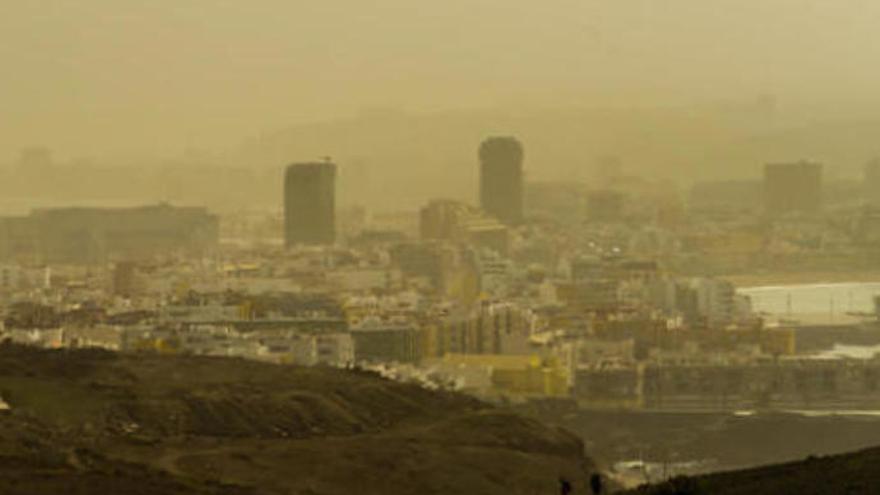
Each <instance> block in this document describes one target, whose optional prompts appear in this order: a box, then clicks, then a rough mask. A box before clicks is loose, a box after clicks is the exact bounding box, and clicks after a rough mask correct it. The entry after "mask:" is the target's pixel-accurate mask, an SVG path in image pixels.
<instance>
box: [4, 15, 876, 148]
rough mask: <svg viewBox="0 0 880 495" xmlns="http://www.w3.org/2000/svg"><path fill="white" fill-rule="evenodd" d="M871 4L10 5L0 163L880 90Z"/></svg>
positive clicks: (867, 96) (868, 95)
mask: <svg viewBox="0 0 880 495" xmlns="http://www.w3.org/2000/svg"><path fill="white" fill-rule="evenodd" d="M878 25H880V2H877V1H876V0H837V1H834V0H662V1H661V0H655V1H649V0H577V1H576V0H552V1H545V2H538V1H534V0H438V1H432V2H428V1H419V0H372V1H365V0H315V1H311V2H305V1H301V0H299V1H298V0H235V1H233V0H149V1H135V0H55V1H49V0H5V1H3V2H2V6H0V162H2V161H7V160H9V159H11V158H12V157H13V156H14V155H15V154H16V153H17V150H18V149H19V148H21V147H23V146H28V145H33V144H43V145H46V146H49V147H51V148H53V149H55V150H57V152H58V154H59V155H62V156H101V155H104V154H107V153H111V154H112V153H149V154H158V155H168V154H176V153H179V152H180V151H182V150H183V149H184V148H185V147H186V146H188V145H191V146H195V147H202V148H215V147H222V146H235V145H236V144H237V143H238V142H239V141H241V140H242V139H243V138H245V137H247V136H253V135H255V134H258V133H260V132H262V131H268V130H272V129H275V128H278V127H283V126H285V125H289V124H291V123H296V122H303V121H310V120H315V119H332V118H336V117H340V116H347V115H352V114H354V113H356V112H357V111H358V110H359V109H362V108H366V107H372V106H398V107H402V108H407V109H412V110H438V109H446V108H462V107H474V106H492V105H502V104H510V102H514V101H527V102H535V103H540V104H553V105H565V104H577V105H585V106H592V105H603V104H608V103H614V104H619V103H621V102H629V101H632V102H637V103H639V104H643V103H660V104H662V103H679V102H686V101H700V100H703V101H704V100H707V99H715V98H739V97H751V96H754V95H756V94H760V93H772V94H775V95H777V96H779V97H783V98H786V99H789V100H810V99H817V100H825V101H832V100H834V99H835V98H838V97H842V98H845V99H847V100H849V101H853V100H856V101H857V100H872V101H873V100H876V98H875V93H876V88H878V87H880V70H878V68H877V66H878V60H880V30H878V29H877V26H878Z"/></svg>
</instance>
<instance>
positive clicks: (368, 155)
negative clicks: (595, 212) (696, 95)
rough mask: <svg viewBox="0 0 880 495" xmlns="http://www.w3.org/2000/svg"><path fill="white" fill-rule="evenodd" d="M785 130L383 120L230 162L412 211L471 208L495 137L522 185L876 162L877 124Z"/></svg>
mask: <svg viewBox="0 0 880 495" xmlns="http://www.w3.org/2000/svg"><path fill="white" fill-rule="evenodd" d="M781 120H782V119H781V118H780V117H778V116H777V112H776V110H775V109H774V107H773V106H772V105H771V104H770V103H767V102H764V101H763V100H757V101H755V102H746V103H743V104H733V105H715V106H701V107H700V106H695V107H668V108H663V107H658V108H632V109H628V108H621V107H617V108H605V109H601V108H600V109H585V108H578V107H572V108H532V109H527V110H525V109H519V110H517V109H511V110H503V109H486V110H460V111H450V112H446V113H434V114H408V113H405V112H398V111H393V110H386V111H373V112H366V113H364V114H362V115H360V116H358V117H356V118H352V119H349V120H338V121H332V122H325V123H317V124H311V125H301V126H296V127H292V128H289V129H285V130H280V131H277V132H274V133H269V134H266V135H263V136H261V137H260V138H257V139H253V140H251V141H249V142H248V143H247V145H246V146H244V148H243V149H242V150H240V152H239V153H238V154H236V155H235V156H237V158H236V159H235V161H237V162H241V163H254V164H257V165H258V166H269V167H271V166H278V165H280V164H283V163H287V162H290V161H295V160H310V159H314V158H316V157H319V156H325V155H329V156H332V157H333V158H334V159H335V160H336V161H338V162H339V164H340V185H341V187H342V196H343V198H345V199H348V200H351V201H353V202H374V203H377V204H380V205H381V206H382V207H394V206H395V205H396V204H400V205H405V206H410V207H411V206H412V205H414V204H420V203H421V202H422V201H423V200H424V198H426V197H435V196H451V197H456V198H458V199H463V200H468V201H473V200H474V198H475V197H476V191H477V181H478V163H477V157H476V149H477V146H478V145H479V143H480V141H481V140H482V139H484V138H485V137H487V136H491V135H515V136H517V137H519V138H520V140H521V141H522V142H523V144H524V146H525V151H526V161H525V170H526V175H527V179H530V180H567V181H571V180H579V181H583V182H585V183H587V184H588V185H590V184H596V181H597V177H596V176H597V174H596V165H597V163H598V162H599V161H600V160H601V159H603V158H605V157H616V158H617V159H618V160H619V162H620V164H621V167H622V171H623V172H624V173H627V174H633V175H642V176H645V177H649V178H655V177H668V178H672V179H674V180H675V181H676V182H679V183H680V184H682V185H685V186H686V185H688V184H690V183H692V182H694V181H699V180H707V179H749V178H758V177H759V176H760V174H761V169H762V166H763V164H764V163H768V162H775V161H786V160H799V159H801V158H807V159H814V160H818V161H822V162H824V163H826V164H827V165H828V170H829V175H830V176H839V175H856V174H859V173H860V167H861V166H862V164H863V163H865V162H866V161H867V160H868V159H869V158H871V157H872V156H873V155H874V154H875V153H876V152H877V151H878V147H877V146H876V145H875V139H874V136H876V135H878V131H880V120H877V121H839V122H838V121H830V120H829V121H820V122H819V123H809V122H807V123H802V122H782V121H781ZM389 192H390V193H393V194H388V193H389Z"/></svg>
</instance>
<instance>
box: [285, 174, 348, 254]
mask: <svg viewBox="0 0 880 495" xmlns="http://www.w3.org/2000/svg"><path fill="white" fill-rule="evenodd" d="M284 239H285V243H286V244H287V246H288V247H290V246H294V245H296V244H310V245H316V244H333V242H334V241H335V240H336V165H334V164H332V163H297V164H293V165H290V166H288V167H287V171H286V173H285V177H284Z"/></svg>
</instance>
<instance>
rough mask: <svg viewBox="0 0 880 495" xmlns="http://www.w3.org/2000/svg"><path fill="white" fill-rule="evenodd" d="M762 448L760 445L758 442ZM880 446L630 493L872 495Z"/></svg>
mask: <svg viewBox="0 0 880 495" xmlns="http://www.w3.org/2000/svg"><path fill="white" fill-rule="evenodd" d="M755 448H756V449H760V448H761V447H760V445H756V446H755ZM878 466H880V448H875V449H867V450H863V451H859V452H854V453H850V454H843V455H835V456H828V457H810V458H808V459H806V460H804V461H799V462H792V463H787V464H779V465H774V466H766V467H760V468H755V469H748V470H743V471H732V472H727V473H718V474H709V475H705V476H699V477H695V478H677V479H675V480H672V481H670V482H667V483H663V484H660V485H654V486H644V487H641V488H639V489H637V490H632V491H630V492H627V493H628V494H630V495H710V494H711V495H786V494H792V495H795V494H796V495H871V494H877V493H880V470H878V469H877V467H878Z"/></svg>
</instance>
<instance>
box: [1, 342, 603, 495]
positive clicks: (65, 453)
mask: <svg viewBox="0 0 880 495" xmlns="http://www.w3.org/2000/svg"><path fill="white" fill-rule="evenodd" d="M0 395H2V398H3V399H4V401H5V402H6V403H8V405H9V409H8V410H2V411H0V493H4V494H10V495H16V494H22V495H23V494H33V493H70V494H92V493H126V494H135V495H141V494H143V495H146V494H218V493H223V494H227V493H228V494H311V495H319V494H320V495H325V494H326V495H335V494H350V493H358V494H372V493H375V494H383V495H395V494H435V493H436V494H441V493H442V494H475V493H480V494H487V495H491V494H496V493H497V494H518V493H522V494H530V495H531V494H542V493H546V494H554V493H558V485H559V479H560V477H563V478H565V479H568V480H570V481H571V482H572V483H573V485H574V486H576V487H584V486H586V484H587V482H586V480H587V479H588V477H589V475H590V471H591V469H592V464H591V462H590V461H589V460H588V459H586V458H585V457H584V455H583V445H582V443H581V441H580V440H579V439H577V438H576V437H574V436H572V435H570V434H568V433H566V432H564V431H562V430H558V429H551V428H548V427H545V426H543V425H542V424H540V423H538V422H536V421H533V420H530V419H525V418H522V417H520V416H516V415H513V414H511V413H507V412H503V411H499V410H497V409H494V408H492V407H490V406H488V405H485V404H483V403H480V402H477V401H475V400H473V399H470V398H467V397H464V396H461V395H457V394H451V393H445V392H431V391H426V390H423V389H421V388H419V387H417V386H414V385H407V384H400V383H394V382H389V381H387V380H384V379H382V378H380V377H378V376H375V375H373V374H370V373H365V372H358V371H345V370H337V369H331V368H300V367H288V366H275V365H268V364H262V363H256V362H249V361H243V360H234V359H220V358H201V357H170V356H158V355H141V354H131V355H128V354H114V353H109V352H102V351H101V352H99V351H85V350H84V351H45V350H38V349H30V348H23V347H18V346H9V345H2V346H0Z"/></svg>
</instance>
